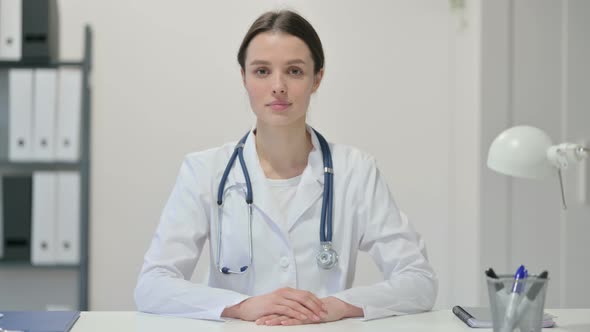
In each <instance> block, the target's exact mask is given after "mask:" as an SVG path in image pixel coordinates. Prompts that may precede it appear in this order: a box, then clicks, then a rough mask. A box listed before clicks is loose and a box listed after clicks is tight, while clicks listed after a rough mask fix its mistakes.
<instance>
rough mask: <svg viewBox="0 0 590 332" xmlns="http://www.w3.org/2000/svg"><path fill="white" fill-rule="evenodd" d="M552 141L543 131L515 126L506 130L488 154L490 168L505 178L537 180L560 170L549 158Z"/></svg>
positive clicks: (495, 141)
mask: <svg viewBox="0 0 590 332" xmlns="http://www.w3.org/2000/svg"><path fill="white" fill-rule="evenodd" d="M551 145H552V143H551V138H550V137H549V136H548V135H547V134H546V133H545V132H544V131H542V130H540V129H538V128H535V127H530V126H516V127H512V128H509V129H506V130H505V131H503V132H502V133H501V134H500V135H498V137H496V139H495V140H494V141H493V142H492V145H491V146H490V150H489V151H488V167H489V168H491V169H493V170H494V171H496V172H499V173H503V174H506V175H511V176H516V177H522V178H529V179H536V178H543V177H546V176H548V175H551V174H553V173H555V171H556V170H557V169H556V168H555V167H554V166H553V165H552V164H551V162H550V161H549V159H548V158H547V149H549V147H550V146H551Z"/></svg>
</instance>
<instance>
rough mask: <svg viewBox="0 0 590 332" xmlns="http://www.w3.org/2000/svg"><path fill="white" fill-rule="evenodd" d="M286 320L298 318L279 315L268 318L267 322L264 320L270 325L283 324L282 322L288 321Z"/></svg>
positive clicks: (265, 323)
mask: <svg viewBox="0 0 590 332" xmlns="http://www.w3.org/2000/svg"><path fill="white" fill-rule="evenodd" d="M286 320H297V319H294V318H291V317H289V316H278V317H275V318H273V319H269V320H267V321H266V322H264V325H268V326H275V325H282V322H283V321H286Z"/></svg>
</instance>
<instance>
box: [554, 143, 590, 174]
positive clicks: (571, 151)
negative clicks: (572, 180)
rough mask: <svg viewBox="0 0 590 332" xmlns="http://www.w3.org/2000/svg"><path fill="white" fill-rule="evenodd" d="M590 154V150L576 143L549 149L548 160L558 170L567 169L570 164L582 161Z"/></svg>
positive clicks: (563, 144) (562, 144)
mask: <svg viewBox="0 0 590 332" xmlns="http://www.w3.org/2000/svg"><path fill="white" fill-rule="evenodd" d="M589 154H590V149H589V148H587V147H585V146H582V145H580V144H574V143H561V144H558V145H553V146H551V147H549V149H547V158H548V159H549V161H551V163H552V164H553V166H555V167H557V168H558V169H566V168H567V167H568V165H569V163H570V162H579V161H582V160H583V159H586V158H588V155H589Z"/></svg>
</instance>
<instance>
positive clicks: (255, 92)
mask: <svg viewBox="0 0 590 332" xmlns="http://www.w3.org/2000/svg"><path fill="white" fill-rule="evenodd" d="M246 91H247V92H248V96H249V97H250V101H252V102H255V101H257V100H259V99H261V98H262V97H263V96H264V94H265V88H264V86H263V85H262V84H256V83H252V82H248V83H246Z"/></svg>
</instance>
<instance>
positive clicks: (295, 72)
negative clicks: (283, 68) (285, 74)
mask: <svg viewBox="0 0 590 332" xmlns="http://www.w3.org/2000/svg"><path fill="white" fill-rule="evenodd" d="M289 75H293V76H297V77H298V76H301V75H303V70H301V69H300V68H297V67H292V68H289Z"/></svg>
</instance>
